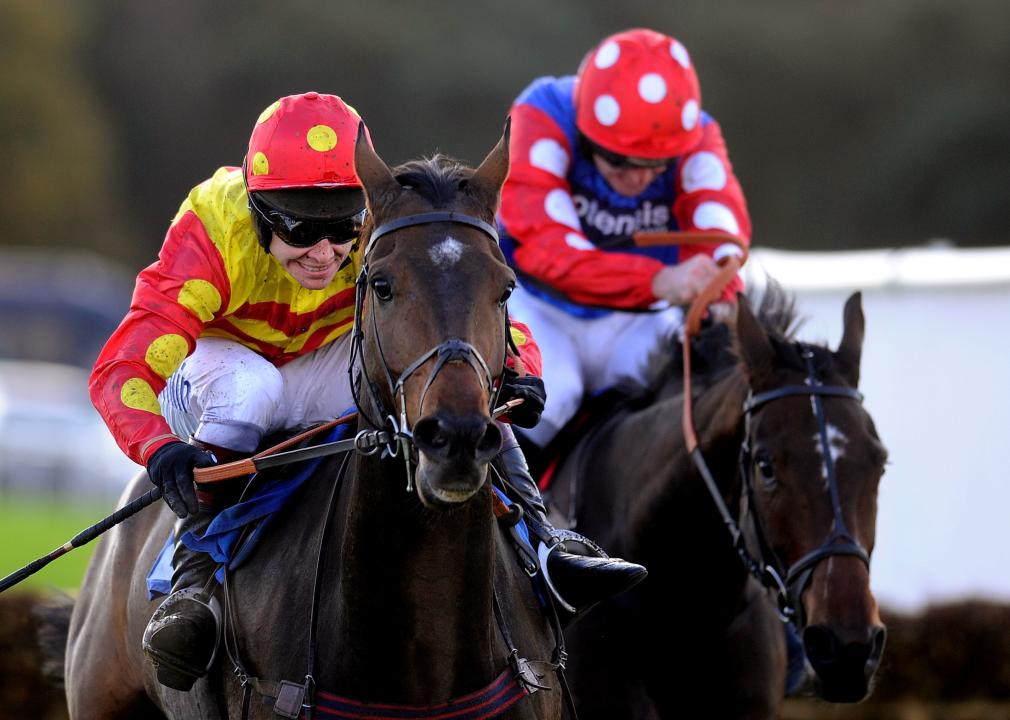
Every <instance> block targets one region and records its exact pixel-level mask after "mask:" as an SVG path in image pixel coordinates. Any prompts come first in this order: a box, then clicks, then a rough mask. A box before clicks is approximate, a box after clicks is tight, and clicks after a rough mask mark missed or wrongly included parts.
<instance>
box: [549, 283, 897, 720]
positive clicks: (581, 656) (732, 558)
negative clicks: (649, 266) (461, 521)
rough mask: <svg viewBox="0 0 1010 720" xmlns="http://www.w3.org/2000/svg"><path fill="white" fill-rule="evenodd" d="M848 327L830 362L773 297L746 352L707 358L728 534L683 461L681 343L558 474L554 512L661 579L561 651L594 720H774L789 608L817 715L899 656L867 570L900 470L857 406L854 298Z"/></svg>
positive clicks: (721, 331)
mask: <svg viewBox="0 0 1010 720" xmlns="http://www.w3.org/2000/svg"><path fill="white" fill-rule="evenodd" d="M844 315H845V318H844V319H845V329H844V335H843V337H842V340H841V344H840V346H839V348H838V350H837V351H836V352H831V351H830V350H828V349H827V348H824V347H820V346H816V345H808V344H801V343H797V342H796V341H795V340H794V339H793V338H792V336H791V335H790V333H789V328H791V327H792V325H793V324H794V320H795V314H794V311H793V308H792V302H791V301H790V300H789V299H788V298H787V297H786V296H785V295H784V294H783V293H782V292H781V291H780V290H777V289H770V290H769V291H768V292H767V293H766V295H765V298H764V301H763V303H762V307H761V311H760V312H759V314H758V318H755V316H754V315H753V314H752V312H751V310H750V309H749V306H748V304H747V302H746V301H743V302H742V303H741V306H740V309H739V312H738V318H737V321H736V332H735V333H734V332H733V330H732V328H730V327H729V326H727V325H717V326H713V327H711V328H708V329H707V330H705V331H703V332H702V334H701V335H700V337H698V338H696V339H695V340H694V345H693V347H692V350H693V351H692V358H693V361H692V365H691V367H692V382H693V385H694V393H693V395H692V397H694V398H695V400H694V415H695V426H696V428H697V430H698V435H699V444H700V450H701V452H702V454H703V457H704V458H705V459H706V460H707V464H708V467H709V468H710V470H711V475H712V477H713V481H714V487H717V490H716V494H717V495H718V497H719V498H720V499H721V500H722V502H723V510H724V514H721V513H720V511H719V508H718V505H717V503H716V501H715V500H714V496H713V494H712V493H710V491H709V489H707V487H706V483H705V482H704V481H703V478H702V476H701V475H700V474H699V471H698V469H697V468H696V467H695V465H694V463H693V462H692V458H691V457H690V455H689V454H688V452H687V450H686V448H685V441H684V439H683V433H682V421H681V413H682V407H683V392H684V384H683V376H682V372H683V363H682V362H681V361H680V358H681V349H680V347H679V343H674V347H672V348H665V349H663V350H662V351H661V352H659V353H658V354H657V355H656V356H655V357H654V358H653V360H652V362H653V366H652V369H653V370H654V372H653V374H652V381H651V384H650V386H649V387H645V388H635V389H633V390H631V391H629V392H628V393H627V394H626V395H625V397H624V400H623V405H622V406H621V407H620V409H618V410H616V411H614V412H612V413H611V414H610V415H609V417H608V418H607V419H605V420H604V421H603V422H602V423H600V424H597V425H596V426H595V427H594V428H593V429H592V430H590V431H589V432H588V433H587V434H586V435H585V436H584V437H583V439H582V440H581V441H580V442H579V445H578V446H577V449H576V451H575V452H574V454H573V455H571V456H570V458H569V460H568V461H567V462H566V464H565V465H564V467H563V468H562V469H561V470H560V472H559V475H558V477H557V479H556V481H555V482H556V483H557V484H556V487H558V488H559V490H557V491H555V495H554V500H555V502H556V503H557V504H558V506H559V507H561V508H565V507H573V508H574V512H573V513H572V514H573V515H574V517H575V518H576V519H577V525H576V527H577V529H578V530H579V531H580V532H583V533H585V534H587V535H589V536H591V537H594V538H597V539H599V541H600V542H601V543H602V544H603V545H604V546H605V547H607V548H608V549H609V550H612V551H614V552H616V553H618V554H620V555H621V556H622V557H625V558H628V559H630V560H633V561H635V562H639V563H642V564H644V565H645V566H647V567H648V568H649V577H648V579H647V580H646V581H645V582H643V583H642V584H641V585H639V586H638V587H637V588H635V589H633V590H632V591H630V592H628V593H626V594H625V595H623V596H621V597H619V598H617V599H616V600H615V601H611V602H609V603H606V604H604V605H603V606H601V607H600V608H598V609H597V610H595V611H594V612H592V613H590V614H589V615H588V616H586V617H585V618H584V619H582V620H580V621H578V622H576V623H575V624H574V625H573V626H572V627H571V628H570V629H569V630H567V631H566V635H567V636H568V639H569V650H570V651H571V654H572V662H571V670H572V672H571V679H572V682H573V689H574V692H575V695H576V699H577V707H578V708H579V711H580V715H581V716H582V718H583V720H585V718H590V719H592V718H601V719H602V718H608V719H609V718H615V717H621V718H627V717H635V718H673V717H696V716H698V717H700V716H702V715H704V716H705V717H718V718H731V717H733V718H737V717H741V718H744V717H745V718H771V717H776V715H777V709H778V707H779V704H780V703H781V701H782V697H783V694H784V675H785V657H786V656H785V643H784V634H783V627H782V623H781V622H780V621H779V619H778V617H777V612H778V611H779V608H780V607H781V608H782V611H784V612H794V613H795V617H794V621H795V622H796V623H797V626H798V628H799V629H800V630H801V632H802V638H803V643H804V646H805V650H806V654H807V657H808V659H809V661H810V663H811V664H812V666H813V668H814V670H816V672H817V678H818V683H819V686H818V690H819V693H820V694H821V696H822V697H823V698H825V699H827V700H832V701H856V700H859V699H861V698H862V697H864V696H865V695H866V693H867V692H868V685H869V682H870V679H871V677H872V675H873V673H874V671H875V669H876V667H877V665H878V662H879V660H880V657H881V652H882V649H883V644H884V637H885V630H884V627H883V625H882V624H881V621H880V618H879V615H878V612H877V604H876V601H875V600H874V597H873V595H872V593H871V591H870V585H869V555H870V553H871V552H872V550H873V544H874V530H875V522H876V498H877V485H878V482H879V480H880V477H881V474H882V472H883V468H884V463H885V460H886V451H885V449H884V447H883V445H882V444H881V442H880V440H879V439H878V437H877V433H876V431H875V429H874V426H873V422H872V420H871V419H870V416H869V415H868V414H867V412H866V410H865V409H864V408H863V406H862V404H861V396H860V395H859V394H858V392H857V391H856V389H855V388H856V387H857V385H858V381H859V361H860V352H861V347H862V341H863V313H862V309H861V305H860V298H859V295H858V294H857V295H854V296H853V297H851V298H850V299H849V301H848V302H847V303H846V306H845V313H844ZM671 350H672V354H671ZM576 479H577V482H578V483H579V485H580V487H578V489H577V491H576V492H575V494H574V497H575V498H576V500H575V502H574V504H573V503H572V500H571V498H572V494H571V493H570V492H569V491H570V488H571V486H572V483H573V482H576ZM741 528H742V529H741ZM736 531H739V535H738V536H736V537H738V538H739V540H738V541H734V537H735V536H734V533H735V532H736ZM745 539H746V545H745V544H744V541H745ZM748 548H749V549H748ZM741 556H742V557H743V558H744V559H745V560H746V562H741ZM748 565H749V566H750V568H751V569H752V571H753V572H752V573H749V572H748V570H747V569H745V566H748ZM762 585H765V587H762ZM769 590H770V591H771V592H769ZM772 598H775V601H774V602H772V601H771V599H772ZM695 712H696V713H698V714H694V713H695Z"/></svg>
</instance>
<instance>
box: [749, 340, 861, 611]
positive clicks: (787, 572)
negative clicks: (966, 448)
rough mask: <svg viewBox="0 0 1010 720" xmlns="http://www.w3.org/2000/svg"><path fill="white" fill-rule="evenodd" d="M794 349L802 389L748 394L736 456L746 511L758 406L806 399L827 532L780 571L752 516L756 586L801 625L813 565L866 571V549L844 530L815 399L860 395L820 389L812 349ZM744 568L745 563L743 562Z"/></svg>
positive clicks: (824, 430) (833, 388)
mask: <svg viewBox="0 0 1010 720" xmlns="http://www.w3.org/2000/svg"><path fill="white" fill-rule="evenodd" d="M797 347H798V349H799V351H800V356H801V357H802V358H803V360H804V362H805V363H806V366H807V379H806V382H805V384H803V385H784V386H783V387H780V388H775V389H774V390H768V391H767V392H763V393H758V394H757V395H751V396H750V397H749V398H748V399H747V401H746V402H745V403H744V406H743V412H744V421H745V433H744V444H743V448H742V449H741V453H740V471H741V474H742V476H743V482H744V487H745V489H746V492H747V497H748V503H749V505H750V507H754V460H753V456H752V453H751V444H752V438H751V419H752V418H753V417H754V414H755V413H756V412H757V411H758V410H759V409H760V408H761V407H763V406H764V405H766V404H768V403H770V402H772V401H774V400H778V399H779V398H784V397H791V396H795V395H807V396H810V398H811V400H812V402H813V406H814V414H815V416H816V418H817V427H818V437H819V440H820V446H821V456H822V458H823V465H824V474H825V477H826V478H827V482H828V490H829V491H830V497H831V512H832V515H833V523H832V527H831V532H830V533H829V535H828V537H827V539H826V540H825V541H824V542H823V543H822V544H821V545H820V547H818V548H816V549H814V550H812V551H810V552H808V553H807V554H806V555H804V556H803V557H801V558H800V559H799V560H797V561H796V562H795V563H793V564H792V565H791V566H789V567H788V568H786V567H785V565H784V564H783V563H782V561H781V559H780V558H779V556H778V554H777V553H775V551H774V550H772V548H771V547H770V545H769V543H768V541H767V538H766V535H765V531H764V529H763V528H762V526H761V523H760V521H759V520H758V517H757V516H756V515H754V516H753V518H754V527H755V530H756V535H757V539H758V544H759V546H760V552H761V556H762V559H763V560H764V562H762V563H761V565H763V570H762V572H761V577H760V578H759V579H762V582H763V583H764V584H765V585H766V586H768V587H770V588H771V589H773V590H774V591H775V592H776V593H777V596H778V606H779V615H780V617H782V618H783V619H784V620H785V619H790V618H793V617H795V618H796V620H797V622H799V623H800V625H801V626H802V624H803V622H802V620H803V618H802V613H803V604H802V602H801V596H802V595H803V591H804V590H805V589H806V587H807V585H808V584H809V583H810V579H811V577H812V575H813V572H814V569H815V568H816V567H817V565H818V564H819V563H820V562H821V561H822V560H824V559H826V558H829V557H832V556H834V555H852V556H855V557H857V558H859V559H860V560H862V561H863V563H864V564H865V565H866V567H867V569H869V567H870V555H869V553H868V552H866V549H865V548H864V547H863V546H862V545H860V544H859V542H858V541H857V540H856V539H855V537H854V536H853V535H852V533H851V532H849V529H848V527H847V526H846V524H845V518H844V517H843V514H842V505H841V499H840V497H839V493H838V480H837V477H836V474H835V462H834V457H833V456H832V454H831V444H830V443H829V441H828V421H827V417H826V415H825V413H824V404H823V403H822V402H821V398H823V397H837V398H848V399H849V400H855V401H856V402H858V403H862V401H863V396H862V394H861V393H860V392H859V391H858V390H855V389H854V388H850V387H845V386H842V385H822V384H821V382H820V381H819V380H818V379H817V377H816V374H815V372H814V362H813V361H814V353H813V350H811V349H810V347H809V346H807V345H804V344H803V343H797ZM745 552H746V550H745ZM769 559H770V561H769ZM750 560H751V562H752V563H755V561H754V560H753V558H751V559H750ZM745 564H747V561H746V560H745ZM755 564H756V563H755ZM783 576H784V577H785V580H784V581H783V580H782V578H783Z"/></svg>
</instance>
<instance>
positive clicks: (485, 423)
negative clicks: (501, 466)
mask: <svg viewBox="0 0 1010 720" xmlns="http://www.w3.org/2000/svg"><path fill="white" fill-rule="evenodd" d="M413 436H414V445H415V446H416V447H417V449H418V455H419V459H418V465H417V492H418V495H419V496H420V498H421V502H423V503H424V504H425V505H426V506H428V507H447V506H454V505H459V504H461V503H464V502H466V501H467V500H469V499H470V498H471V497H473V496H474V495H475V494H476V493H477V491H478V490H480V488H481V486H482V485H483V484H484V480H485V478H486V476H487V464H488V463H489V462H490V461H491V459H492V458H494V456H495V455H497V454H498V452H499V450H500V449H501V443H502V434H501V430H499V429H498V426H497V424H496V423H495V422H494V421H493V420H490V419H489V418H488V417H487V416H486V415H483V416H482V415H478V414H473V415H466V416H462V417H460V416H450V415H446V414H441V413H440V414H436V415H429V416H427V417H424V418H421V419H420V420H418V421H417V422H416V423H415V424H414V429H413Z"/></svg>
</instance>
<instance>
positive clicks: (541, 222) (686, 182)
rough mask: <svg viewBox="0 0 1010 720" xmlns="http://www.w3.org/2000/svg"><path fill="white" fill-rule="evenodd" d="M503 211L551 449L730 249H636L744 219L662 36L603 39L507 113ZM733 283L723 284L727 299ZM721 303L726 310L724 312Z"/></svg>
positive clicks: (717, 138)
mask: <svg viewBox="0 0 1010 720" xmlns="http://www.w3.org/2000/svg"><path fill="white" fill-rule="evenodd" d="M510 154H511V169H510V172H509V176H508V180H507V181H506V182H505V187H504V189H503V191H502V208H501V213H500V215H499V220H500V224H501V226H502V228H503V230H504V234H503V237H502V247H503V249H504V250H505V252H506V256H507V257H508V258H509V261H510V263H511V264H512V266H513V267H514V268H515V269H516V272H517V274H518V276H519V278H520V287H519V288H517V289H516V291H515V293H513V295H512V297H511V298H510V300H509V309H510V311H511V312H512V313H513V314H514V315H515V316H516V317H517V318H519V319H521V320H522V321H523V322H525V323H527V324H528V325H529V326H530V327H531V328H532V329H533V331H534V333H535V334H536V337H537V340H538V342H539V343H540V349H541V351H542V353H543V361H544V376H543V379H544V382H545V384H546V387H547V390H548V397H547V403H546V407H545V410H544V414H543V417H542V419H541V422H540V424H539V425H538V426H537V427H536V428H535V429H533V430H532V431H530V432H529V433H527V435H528V437H529V438H530V440H531V441H532V442H533V443H534V444H535V445H536V446H538V447H540V448H543V447H544V446H546V445H547V444H548V443H549V442H550V441H551V440H552V439H553V438H554V436H555V435H556V434H557V432H558V431H559V430H560V429H561V428H562V427H563V426H564V425H565V423H566V422H567V421H568V420H569V419H571V418H572V417H573V416H574V414H575V412H576V410H577V409H578V407H579V404H580V403H581V402H582V399H583V396H584V395H585V394H586V393H595V392H598V391H600V390H603V389H606V388H607V387H610V386H611V385H613V384H614V382H615V381H616V380H617V379H618V378H620V377H622V376H624V377H632V378H638V379H641V378H642V372H643V371H644V368H645V366H646V364H647V363H646V359H647V355H648V352H649V351H650V350H651V348H652V347H653V346H654V345H655V344H656V343H657V341H659V340H660V339H662V338H664V337H669V336H670V335H672V333H673V332H674V331H675V330H676V328H677V327H679V325H680V324H681V322H682V311H681V309H680V307H677V306H680V305H686V304H688V303H690V302H691V300H693V299H694V297H695V296H696V295H697V294H698V293H699V292H700V291H701V290H702V289H703V288H704V287H705V286H706V285H707V284H708V282H709V281H710V280H711V279H712V278H713V277H714V276H715V275H716V273H717V271H718V268H717V264H716V261H717V260H718V259H719V258H721V257H723V256H725V255H727V254H740V252H741V251H740V249H739V248H738V247H737V246H736V245H733V244H726V245H723V246H721V247H718V248H715V249H714V250H713V248H711V247H708V248H704V247H697V246H696V247H680V248H678V247H674V246H663V247H649V248H640V247H636V246H635V245H634V244H633V242H632V235H633V234H634V233H636V232H639V231H650V230H657V231H658V230H719V231H722V232H725V233H728V234H730V235H732V236H734V237H735V238H738V239H739V240H740V241H741V242H743V243H745V244H746V243H747V241H748V238H749V236H750V218H749V216H748V213H747V206H746V203H745V201H744V196H743V193H742V191H741V189H740V184H739V183H738V182H737V179H736V177H734V175H733V169H732V167H731V166H730V162H729V158H728V155H727V153H726V146H725V143H724V142H723V138H722V133H721V132H720V129H719V125H718V123H716V121H715V120H714V119H713V118H712V117H710V116H709V115H708V114H706V113H705V112H704V111H702V109H701V94H700V90H699V87H698V78H697V76H696V74H695V69H694V64H693V63H692V61H691V57H690V56H689V55H688V52H687V50H686V49H685V48H684V46H683V45H681V44H680V43H679V42H678V41H677V40H675V39H673V38H672V37H669V36H667V35H663V34H660V33H658V32H654V31H652V30H643V29H637V30H629V31H625V32H621V33H618V34H616V35H613V36H611V37H608V38H606V39H604V40H603V41H602V42H601V43H600V44H599V45H598V46H597V47H595V48H593V50H592V51H590V52H589V54H588V55H587V56H586V58H585V59H584V60H583V61H582V65H581V67H580V68H579V72H578V75H577V76H575V77H571V76H569V77H562V78H553V77H544V78H540V79H538V80H536V81H534V82H533V83H532V84H531V85H530V86H529V87H527V88H526V90H524V91H523V92H522V94H521V95H520V96H519V98H518V99H517V100H516V102H515V104H514V105H513V108H512V144H511V151H510ZM741 288H742V284H741V283H740V281H739V279H736V280H735V281H734V282H733V283H731V284H730V285H729V287H727V288H726V291H725V294H724V295H723V298H724V300H726V301H732V300H733V298H735V294H736V292H737V291H738V290H740V289H741ZM720 311H722V312H725V308H721V309H719V310H717V313H718V312H720Z"/></svg>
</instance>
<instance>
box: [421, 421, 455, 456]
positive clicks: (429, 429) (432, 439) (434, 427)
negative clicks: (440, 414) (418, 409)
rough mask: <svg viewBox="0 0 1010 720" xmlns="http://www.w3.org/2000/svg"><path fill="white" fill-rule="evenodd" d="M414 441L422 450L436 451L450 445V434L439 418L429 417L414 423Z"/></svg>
mask: <svg viewBox="0 0 1010 720" xmlns="http://www.w3.org/2000/svg"><path fill="white" fill-rule="evenodd" d="M414 442H415V443H417V445H418V447H420V448H421V449H422V450H425V451H428V452H434V451H438V450H442V449H444V448H446V447H447V446H448V445H449V434H448V432H447V431H446V428H445V427H444V426H443V425H442V422H441V421H440V420H439V419H438V418H435V417H427V418H423V419H421V420H418V421H417V423H416V424H415V425H414Z"/></svg>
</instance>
